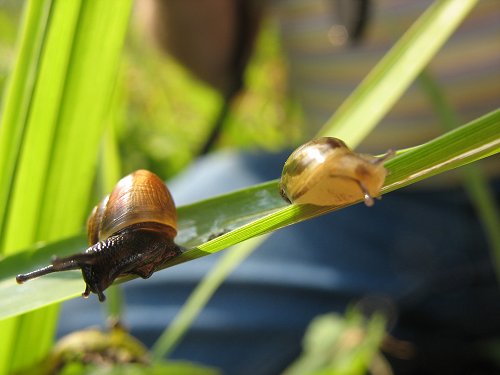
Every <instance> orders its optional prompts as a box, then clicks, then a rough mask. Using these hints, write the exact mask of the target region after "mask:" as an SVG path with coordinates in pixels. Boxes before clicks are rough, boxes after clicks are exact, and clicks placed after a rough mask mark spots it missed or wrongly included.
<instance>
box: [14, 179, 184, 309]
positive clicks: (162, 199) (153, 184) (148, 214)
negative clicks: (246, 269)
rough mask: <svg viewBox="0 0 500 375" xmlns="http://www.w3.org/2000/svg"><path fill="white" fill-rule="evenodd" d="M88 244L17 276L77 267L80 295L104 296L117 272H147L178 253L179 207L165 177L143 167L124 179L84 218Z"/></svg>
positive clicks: (144, 275)
mask: <svg viewBox="0 0 500 375" xmlns="http://www.w3.org/2000/svg"><path fill="white" fill-rule="evenodd" d="M87 231H88V241H89V245H90V247H89V248H87V250H85V252H84V253H79V254H75V255H72V256H69V257H65V258H54V259H53V260H52V264H50V265H48V266H46V267H43V268H41V269H38V270H35V271H32V272H29V273H26V274H21V275H18V276H17V277H16V281H17V282H18V283H19V284H21V283H23V282H25V281H27V280H30V279H33V278H35V277H38V276H42V275H46V274H49V273H52V272H59V271H67V270H75V269H81V270H82V275H83V279H84V281H85V283H86V288H85V291H84V292H83V293H82V295H83V296H84V297H88V296H89V294H90V292H93V293H95V294H97V295H98V297H99V301H101V302H102V301H104V300H105V296H104V293H103V291H104V290H105V289H106V288H107V287H108V286H110V285H111V284H112V283H113V281H114V280H115V279H116V278H117V277H120V276H124V275H128V274H133V275H138V276H140V277H142V278H144V279H146V278H148V277H150V276H151V275H152V274H153V272H154V271H156V269H157V267H158V266H160V265H161V264H162V263H164V262H165V261H167V260H169V259H171V258H173V257H176V256H178V255H179V254H180V253H181V251H182V250H181V248H180V247H179V246H178V245H176V244H175V243H174V238H175V236H176V234H177V212H176V209H175V205H174V201H173V199H172V196H171V195H170V192H169V191H168V189H167V187H166V186H165V184H164V183H163V181H162V180H161V179H160V178H159V177H158V176H157V175H155V174H154V173H152V172H149V171H146V170H138V171H135V172H133V173H131V174H129V175H128V176H125V177H124V178H122V179H121V180H120V181H119V182H118V183H117V184H116V186H115V188H114V189H113V191H112V192H111V194H109V195H108V196H106V197H105V198H104V199H103V200H102V201H101V202H100V203H99V204H98V205H97V206H96V207H95V208H94V209H93V211H92V213H91V215H90V217H89V219H88V222H87Z"/></svg>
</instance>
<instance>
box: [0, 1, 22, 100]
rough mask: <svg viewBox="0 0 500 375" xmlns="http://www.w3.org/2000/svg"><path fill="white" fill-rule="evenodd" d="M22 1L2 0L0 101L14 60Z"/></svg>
mask: <svg viewBox="0 0 500 375" xmlns="http://www.w3.org/2000/svg"><path fill="white" fill-rule="evenodd" d="M20 5H22V2H17V1H7V0H0V102H2V97H3V94H4V87H5V81H6V79H7V75H8V73H9V71H10V67H11V66H12V63H13V61H14V44H15V40H16V36H17V27H18V24H19V16H20V10H21V9H20Z"/></svg>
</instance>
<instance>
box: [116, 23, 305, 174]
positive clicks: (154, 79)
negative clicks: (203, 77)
mask: <svg viewBox="0 0 500 375" xmlns="http://www.w3.org/2000/svg"><path fill="white" fill-rule="evenodd" d="M122 68H123V69H122V73H123V75H124V77H123V80H122V85H123V88H122V89H123V90H122V91H123V97H122V98H121V100H124V101H125V102H126V105H125V106H123V107H124V108H126V110H125V112H126V113H124V114H123V118H122V121H121V126H120V127H119V129H118V137H119V146H120V151H121V157H122V160H123V166H124V172H129V171H132V170H135V169H137V168H148V169H150V170H152V171H155V172H156V173H159V174H160V175H162V176H166V177H168V176H172V175H173V174H175V173H177V172H179V171H180V170H181V169H182V168H183V167H184V166H186V164H188V163H189V162H190V161H191V160H192V159H193V158H195V157H196V156H197V153H198V151H199V149H200V147H201V146H202V145H203V143H204V140H205V138H206V137H207V136H208V134H210V131H211V129H212V126H213V123H214V121H215V119H216V117H217V115H218V112H219V110H220V109H221V106H222V105H223V100H222V97H221V96H220V95H219V94H218V93H217V92H216V91H215V90H213V89H211V88H210V87H208V86H207V85H205V84H204V83H202V82H200V81H198V80H197V79H196V78H194V77H192V76H191V75H190V73H189V72H188V71H186V70H185V69H184V68H183V67H182V66H180V65H179V64H178V63H177V62H176V61H175V60H174V59H173V58H172V57H169V56H166V55H164V54H161V52H160V51H159V50H158V49H157V48H155V46H154V45H153V43H152V42H150V41H149V40H148V37H147V36H146V35H144V31H143V30H142V29H141V27H140V25H137V24H136V23H132V25H131V27H130V32H129V38H128V44H127V47H126V50H125V57H124V61H123V67H122ZM287 90H288V88H287V79H286V64H285V61H284V59H283V57H282V56H281V53H280V49H279V44H278V35H277V29H276V27H275V25H274V24H273V23H272V22H271V21H267V22H265V23H264V27H262V29H261V31H260V34H259V37H258V40H257V43H256V50H255V53H254V54H253V56H252V58H251V60H250V62H249V66H248V68H247V70H246V74H245V90H244V91H243V92H241V93H240V94H239V95H238V96H237V97H236V98H235V100H234V102H233V103H232V105H231V111H230V113H229V115H228V117H227V119H226V123H225V124H224V131H223V133H222V134H221V139H220V142H219V143H218V146H219V147H231V146H233V147H239V148H264V149H267V150H270V149H273V150H276V149H280V148H283V147H284V146H287V145H292V144H295V143H296V142H297V140H298V139H299V137H300V133H301V130H300V129H301V114H300V110H299V109H298V106H297V105H295V104H294V103H293V102H291V100H290V98H289V97H288V95H287ZM285 126H286V129H285ZM283 134H287V137H283Z"/></svg>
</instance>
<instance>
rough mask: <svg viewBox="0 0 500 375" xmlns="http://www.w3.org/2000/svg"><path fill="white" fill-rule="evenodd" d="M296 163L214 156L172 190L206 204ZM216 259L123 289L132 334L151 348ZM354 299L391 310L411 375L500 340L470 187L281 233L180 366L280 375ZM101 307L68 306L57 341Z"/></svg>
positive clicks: (201, 323) (238, 279) (199, 331)
mask: <svg viewBox="0 0 500 375" xmlns="http://www.w3.org/2000/svg"><path fill="white" fill-rule="evenodd" d="M288 154H289V152H287V153H281V154H264V153H261V154H240V153H233V152H221V153H216V154H212V155H210V156H208V157H206V158H204V159H203V160H200V161H199V162H197V163H195V164H194V165H192V166H191V167H190V168H189V169H188V170H187V171H186V172H184V173H183V174H182V175H181V176H179V177H178V178H176V179H175V180H174V181H172V182H171V183H169V187H170V188H171V191H172V193H173V196H174V198H175V200H176V203H177V204H178V205H181V204H185V203H189V202H193V201H197V200H199V199H201V198H206V197H210V196H213V195H216V194H221V193H224V192H228V191H231V190H234V189H237V188H243V187H245V186H249V185H252V184H256V183H260V182H264V181H266V180H270V179H274V178H277V177H279V175H280V173H281V168H282V165H283V163H284V161H285V160H286V157H287V156H288ZM499 192H500V184H498V181H497V183H496V194H497V198H498V195H499V194H498V193H499ZM219 256H220V254H215V255H211V256H207V257H204V258H201V259H198V260H195V261H192V262H188V263H186V264H182V265H179V266H176V267H173V268H171V269H167V270H164V271H162V272H159V273H157V274H155V275H153V277H151V279H149V280H140V279H138V280H134V281H132V282H129V283H126V284H125V285H124V290H125V294H126V302H127V307H126V315H125V319H124V322H125V325H126V326H128V327H129V328H130V329H131V332H132V334H133V335H135V336H137V337H138V338H139V339H141V340H142V341H143V342H145V343H146V344H148V345H150V344H152V343H153V342H154V341H155V340H156V338H157V337H158V336H159V335H160V333H161V332H162V331H163V329H164V328H165V327H166V325H168V324H169V322H170V321H171V320H172V318H173V317H174V316H175V314H176V313H177V312H178V310H179V308H180V307H181V306H182V305H183V304H184V302H185V300H186V298H187V296H188V295H189V294H190V293H191V291H192V290H193V288H194V287H195V286H196V284H197V283H198V282H199V280H200V279H201V278H202V277H203V276H204V275H205V274H206V272H207V270H209V269H210V267H212V265H213V264H214V263H215V262H216V261H217V260H218V258H219ZM354 302H360V303H362V304H363V305H364V306H365V307H368V308H371V309H382V310H384V311H385V312H386V313H387V315H388V318H389V320H390V323H391V327H392V329H391V333H392V335H393V336H395V337H397V338H399V339H404V340H410V341H411V342H413V343H415V345H417V348H418V349H419V350H418V358H415V359H414V360H413V361H412V360H409V361H402V362H403V364H402V367H401V368H402V369H403V370H401V371H403V372H404V371H408V372H404V373H423V372H419V371H423V370H422V369H421V368H420V367H419V366H422V363H424V362H425V363H428V362H430V363H432V361H433V359H438V361H437V363H439V364H442V365H443V366H444V368H443V369H442V370H441V371H440V370H439V369H438V370H436V371H438V372H436V373H446V371H445V370H450V371H454V370H453V369H454V368H456V369H457V371H455V372H450V373H460V372H459V371H461V370H464V369H465V368H466V367H464V366H467V364H464V363H462V362H461V359H464V360H466V357H468V356H469V355H470V354H468V355H467V356H465V355H462V352H463V353H470V350H469V349H470V347H469V344H470V343H471V342H473V341H475V340H479V339H482V338H488V337H495V336H498V335H500V291H499V288H498V284H497V280H496V279H495V274H494V270H493V267H492V262H491V257H490V254H489V251H488V246H487V244H486V243H485V240H484V234H483V230H482V228H481V226H480V224H479V223H478V219H477V217H476V215H475V213H474V210H473V208H472V207H471V205H470V203H469V201H468V199H467V196H466V195H465V193H464V192H463V191H462V190H461V189H459V188H456V189H448V190H434V191H429V190H427V191H421V190H417V189H402V190H399V191H395V192H392V193H390V194H388V195H386V196H384V198H383V199H382V200H381V201H378V202H376V203H375V205H374V207H371V208H367V207H365V206H364V205H362V204H359V205H356V206H352V207H349V208H346V209H344V210H341V211H338V212H334V213H331V214H328V215H325V216H322V217H319V218H316V219H313V220H309V221H306V222H303V223H300V224H297V225H293V226H291V227H288V228H284V229H281V230H279V231H277V232H275V233H274V234H273V235H272V236H271V237H270V238H269V239H268V240H267V241H265V242H264V243H263V244H262V245H261V246H260V247H259V248H258V249H257V250H256V251H255V252H254V253H253V254H252V255H251V256H250V257H249V258H248V259H247V260H246V261H245V262H244V263H243V264H242V265H241V266H240V267H239V268H237V269H236V270H235V271H234V272H233V274H232V275H231V276H230V277H229V278H228V279H227V280H226V281H225V283H224V284H223V285H222V287H221V288H220V289H219V290H218V291H217V293H216V294H215V296H214V297H213V299H212V300H211V301H210V302H209V303H208V305H207V306H206V308H205V309H204V310H203V312H202V314H201V316H199V317H198V319H197V320H196V321H195V322H194V324H193V326H192V327H191V329H190V330H189V332H188V334H187V336H186V337H185V338H184V340H183V341H182V342H181V343H180V345H179V346H178V347H177V349H176V350H175V352H174V353H173V355H172V358H174V359H185V360H190V361H195V362H201V363H204V364H208V365H212V366H216V367H219V368H222V369H223V370H224V371H225V373H227V374H231V375H232V374H259V375H263V374H277V373H279V372H280V371H281V370H282V369H283V368H284V367H286V366H287V365H288V364H289V363H290V362H291V361H292V360H293V359H294V358H295V357H296V356H297V355H298V354H299V353H300V350H301V340H302V337H303V334H304V330H305V329H306V327H307V325H308V323H309V322H310V321H311V319H312V318H314V317H315V316H317V315H319V314H323V313H327V312H332V311H336V312H343V311H344V309H345V307H346V306H347V305H349V304H352V303H354ZM97 305H98V302H97V299H96V298H91V299H90V300H81V299H76V300H73V301H70V302H68V303H66V304H65V305H64V308H63V311H62V317H61V323H60V327H59V334H63V333H67V332H68V331H70V330H76V329H81V328H84V327H86V326H88V325H92V324H99V323H100V322H102V318H103V315H102V312H100V310H99V308H97ZM443 348H445V349H446V350H445V349H443ZM448 352H450V353H448ZM448 355H449V357H448ZM395 365H396V366H400V364H398V363H397V362H395ZM430 366H431V368H436V366H438V367H439V365H436V364H435V363H433V364H432V365H430ZM452 366H458V367H452ZM439 371H440V372H439ZM403 372H401V373H403Z"/></svg>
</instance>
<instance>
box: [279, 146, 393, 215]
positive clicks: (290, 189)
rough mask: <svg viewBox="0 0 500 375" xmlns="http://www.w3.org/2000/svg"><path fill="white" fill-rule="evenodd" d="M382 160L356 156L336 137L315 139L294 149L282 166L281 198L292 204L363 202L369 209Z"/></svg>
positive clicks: (382, 170)
mask: <svg viewBox="0 0 500 375" xmlns="http://www.w3.org/2000/svg"><path fill="white" fill-rule="evenodd" d="M392 155H393V152H391V151H389V152H387V153H386V154H385V155H384V156H382V157H375V156H371V155H364V154H358V153H355V152H353V151H351V150H350V149H349V148H348V147H347V146H346V144H345V143H344V142H343V141H341V140H340V139H337V138H332V137H323V138H318V139H314V140H312V141H310V142H308V143H306V144H304V145H302V146H300V147H299V148H297V149H296V150H295V151H294V152H293V153H292V154H291V155H290V157H289V158H288V160H287V161H286V163H285V166H284V167H283V173H282V175H281V181H280V193H281V196H282V197H283V198H284V199H285V200H287V201H288V202H291V203H297V204H313V205H316V206H338V205H342V204H348V203H352V202H355V201H357V200H359V199H364V202H365V204H366V205H367V206H372V205H373V203H374V200H373V198H375V197H378V196H379V195H380V189H381V188H382V186H383V184H384V180H385V177H386V175H387V170H386V169H385V168H384V161H385V160H386V159H387V158H388V157H390V156H392Z"/></svg>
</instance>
